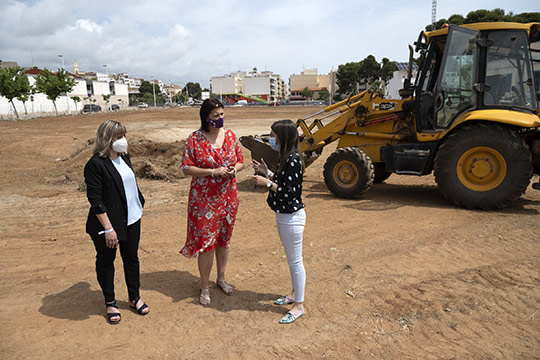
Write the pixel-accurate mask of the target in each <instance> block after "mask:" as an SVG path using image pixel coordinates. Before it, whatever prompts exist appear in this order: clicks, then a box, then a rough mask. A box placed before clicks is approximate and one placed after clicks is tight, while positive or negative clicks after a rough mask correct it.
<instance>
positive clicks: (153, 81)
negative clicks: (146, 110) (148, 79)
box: [152, 76, 156, 107]
mask: <svg viewBox="0 0 540 360" xmlns="http://www.w3.org/2000/svg"><path fill="white" fill-rule="evenodd" d="M155 84H156V80H154V77H153V76H152V93H153V94H154V107H156V89H155V87H154V85H155Z"/></svg>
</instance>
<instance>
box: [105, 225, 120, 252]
mask: <svg viewBox="0 0 540 360" xmlns="http://www.w3.org/2000/svg"><path fill="white" fill-rule="evenodd" d="M105 245H107V247H110V248H111V249H114V248H116V247H118V238H117V237H116V231H114V229H113V230H112V231H110V232H106V233H105Z"/></svg>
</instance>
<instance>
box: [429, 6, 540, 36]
mask: <svg viewBox="0 0 540 360" xmlns="http://www.w3.org/2000/svg"><path fill="white" fill-rule="evenodd" d="M499 21H500V22H517V23H523V24H524V23H530V22H540V12H525V13H521V14H514V13H513V12H509V13H506V12H505V10H503V9H499V8H497V9H493V10H485V9H480V10H474V11H471V12H469V13H468V14H467V15H466V16H463V15H460V14H454V15H452V16H450V17H449V18H448V19H439V20H438V21H437V22H436V23H435V29H433V25H432V24H430V25H426V30H427V31H431V30H436V29H440V28H442V26H443V25H444V24H449V25H450V24H452V25H464V24H472V23H478V22H499Z"/></svg>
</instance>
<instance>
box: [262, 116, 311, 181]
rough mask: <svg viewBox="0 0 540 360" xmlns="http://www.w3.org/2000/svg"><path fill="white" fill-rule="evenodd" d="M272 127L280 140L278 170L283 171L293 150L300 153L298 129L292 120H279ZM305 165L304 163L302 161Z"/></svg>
mask: <svg viewBox="0 0 540 360" xmlns="http://www.w3.org/2000/svg"><path fill="white" fill-rule="evenodd" d="M270 128H271V129H272V131H273V132H274V133H275V134H276V136H277V138H278V140H279V168H278V169H277V170H278V171H281V170H282V169H283V166H285V163H286V162H287V158H288V157H289V155H291V154H292V153H293V152H296V153H298V154H299V155H300V150H299V149H298V129H297V128H296V125H295V124H294V123H293V122H292V121H291V120H278V121H276V122H275V123H273V124H272V126H271V127H270ZM300 159H302V157H300ZM303 166H304V164H303V162H302V167H303Z"/></svg>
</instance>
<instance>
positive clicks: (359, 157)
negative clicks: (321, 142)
mask: <svg viewBox="0 0 540 360" xmlns="http://www.w3.org/2000/svg"><path fill="white" fill-rule="evenodd" d="M323 174H324V182H325V184H326V186H327V187H328V189H329V190H330V191H331V192H333V193H334V194H335V195H336V196H337V197H340V198H346V199H353V198H357V197H359V196H360V195H362V194H363V193H365V192H366V191H367V190H368V189H369V188H370V187H371V185H372V184H373V179H374V176H375V175H374V169H373V163H372V162H371V159H370V158H369V156H367V154H366V153H364V152H363V151H361V150H359V149H357V148H355V147H346V148H341V149H338V150H336V152H334V153H333V154H332V155H330V156H329V157H328V159H327V160H326V163H325V164H324V173H323Z"/></svg>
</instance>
